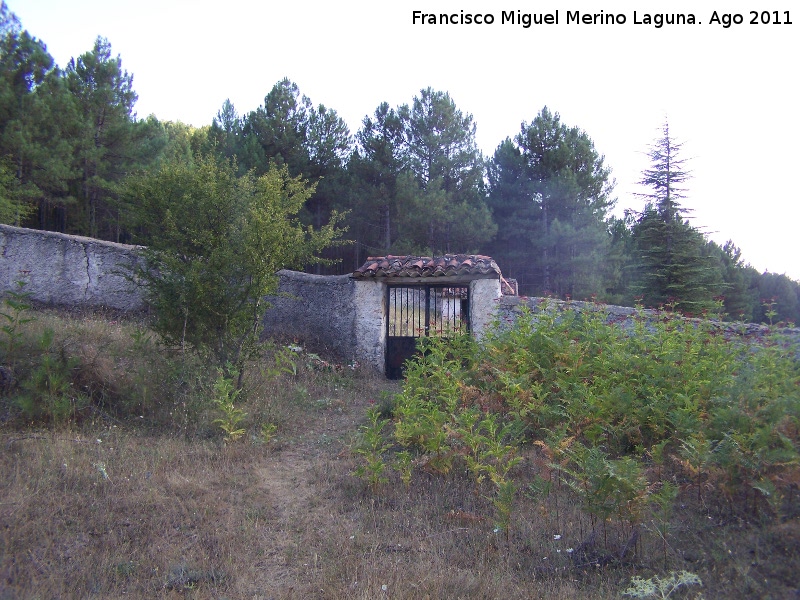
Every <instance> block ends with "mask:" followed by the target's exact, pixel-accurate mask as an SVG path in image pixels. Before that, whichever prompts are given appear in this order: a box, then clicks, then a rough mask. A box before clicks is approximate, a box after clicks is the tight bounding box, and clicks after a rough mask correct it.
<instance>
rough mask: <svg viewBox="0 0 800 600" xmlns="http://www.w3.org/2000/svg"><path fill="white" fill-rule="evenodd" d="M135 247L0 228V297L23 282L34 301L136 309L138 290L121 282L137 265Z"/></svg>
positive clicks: (141, 304)
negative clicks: (19, 282) (0, 294)
mask: <svg viewBox="0 0 800 600" xmlns="http://www.w3.org/2000/svg"><path fill="white" fill-rule="evenodd" d="M137 248H138V247H137V246H128V245H125V244H115V243H113V242H103V241H100V240H95V239H91V238H85V237H79V236H73V235H64V234H61V233H54V232H50V231H35V230H32V229H23V228H21V227H11V226H10V225H0V293H3V292H6V291H9V290H16V289H18V287H17V282H18V281H24V282H25V284H26V285H25V288H24V290H25V292H29V293H30V294H31V298H32V299H33V300H35V301H37V302H42V303H45V304H51V305H62V306H79V307H109V308H114V309H118V310H125V311H135V310H139V309H142V308H144V301H143V296H142V291H141V289H139V288H138V287H137V286H136V285H135V284H134V283H133V282H131V281H130V280H128V279H126V277H125V275H126V274H129V273H131V272H132V268H133V267H134V266H135V265H136V264H137V262H138V261H139V260H140V259H139V256H138V254H137Z"/></svg>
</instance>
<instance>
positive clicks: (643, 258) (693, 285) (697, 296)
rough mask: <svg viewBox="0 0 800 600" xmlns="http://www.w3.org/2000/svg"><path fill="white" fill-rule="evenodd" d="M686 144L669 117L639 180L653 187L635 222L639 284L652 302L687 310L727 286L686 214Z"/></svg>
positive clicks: (698, 308)
mask: <svg viewBox="0 0 800 600" xmlns="http://www.w3.org/2000/svg"><path fill="white" fill-rule="evenodd" d="M680 150H681V144H679V143H677V142H676V141H675V140H674V139H673V137H672V136H671V135H670V132H669V123H667V122H665V123H664V127H663V131H662V135H661V137H660V138H659V139H658V140H656V142H655V143H654V144H653V145H652V146H651V148H650V152H649V157H650V160H651V166H650V168H648V169H646V170H645V171H644V173H643V175H642V179H641V181H640V182H639V183H640V184H641V185H643V186H646V187H647V188H649V189H648V191H647V192H646V193H643V194H639V196H640V197H643V198H644V199H645V201H646V203H645V208H644V210H643V211H642V212H641V213H640V214H639V216H638V219H637V221H636V223H635V224H634V226H633V228H632V234H633V240H634V244H635V248H636V251H637V256H638V257H640V258H639V260H638V261H635V262H636V269H637V281H636V282H635V283H634V286H633V287H634V289H635V290H636V292H637V293H639V294H641V295H642V296H643V298H644V302H645V304H646V305H647V306H661V305H666V304H668V303H674V304H675V306H676V307H677V308H679V309H680V310H681V311H683V312H691V313H694V314H699V313H701V312H703V311H704V310H708V309H710V308H714V300H713V299H714V297H715V296H717V295H718V294H720V293H721V292H722V290H723V289H724V288H723V285H722V283H723V282H722V272H721V269H720V266H719V265H718V264H715V257H714V256H713V253H710V252H709V246H708V244H707V242H706V240H705V238H704V237H703V235H702V234H701V233H700V232H699V231H698V230H696V229H694V228H693V227H691V226H690V225H689V223H688V221H686V220H685V213H686V212H687V211H686V209H684V208H683V207H682V206H681V204H680V200H681V199H682V198H684V195H683V192H684V191H685V190H684V189H683V188H682V187H681V186H682V184H683V183H685V182H686V181H687V180H688V179H689V177H690V174H689V172H688V171H687V170H686V168H685V163H686V161H685V159H682V158H680Z"/></svg>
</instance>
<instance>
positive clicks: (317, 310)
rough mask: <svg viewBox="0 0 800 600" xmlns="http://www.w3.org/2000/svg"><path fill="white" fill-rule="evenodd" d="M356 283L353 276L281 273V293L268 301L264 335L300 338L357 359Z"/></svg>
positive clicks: (313, 346) (320, 348)
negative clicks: (268, 306)
mask: <svg viewBox="0 0 800 600" xmlns="http://www.w3.org/2000/svg"><path fill="white" fill-rule="evenodd" d="M354 288H355V286H354V282H353V280H352V279H351V278H350V276H349V275H334V276H325V275H310V274H308V273H299V272H297V271H280V272H279V273H278V292H279V293H278V295H276V296H269V297H267V298H266V300H267V301H268V302H269V304H270V305H271V306H270V308H268V309H267V311H266V313H265V314H264V321H263V325H264V336H265V337H276V338H279V339H282V340H286V341H289V340H298V341H301V342H302V343H303V344H306V345H307V346H309V348H310V349H313V350H315V351H323V352H327V353H330V354H333V355H335V356H336V357H337V358H339V359H341V360H344V361H351V360H354V359H355V347H356V332H355V316H356V305H355V289H354Z"/></svg>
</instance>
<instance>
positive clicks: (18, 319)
mask: <svg viewBox="0 0 800 600" xmlns="http://www.w3.org/2000/svg"><path fill="white" fill-rule="evenodd" d="M16 284H17V289H16V291H13V290H11V291H8V292H6V297H5V298H3V308H2V310H0V317H3V319H5V321H3V323H4V324H3V325H2V327H0V331H2V332H3V333H5V334H6V337H5V338H4V340H5V351H6V356H7V357H9V359H10V358H12V357H13V354H14V347H15V346H16V344H17V342H18V341H19V339H20V338H21V337H22V331H21V328H22V326H23V325H25V324H26V323H30V322H31V321H33V320H34V318H33V317H29V316H27V311H28V310H29V309H30V308H31V305H30V303H29V301H30V296H31V294H30V292H26V291H25V286H26V285H27V282H25V281H22V280H20V281H17V282H16Z"/></svg>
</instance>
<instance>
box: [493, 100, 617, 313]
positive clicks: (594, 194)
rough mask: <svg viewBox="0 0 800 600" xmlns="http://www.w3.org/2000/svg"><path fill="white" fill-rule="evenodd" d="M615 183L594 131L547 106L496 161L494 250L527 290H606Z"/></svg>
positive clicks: (501, 148)
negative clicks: (608, 220)
mask: <svg viewBox="0 0 800 600" xmlns="http://www.w3.org/2000/svg"><path fill="white" fill-rule="evenodd" d="M612 188H613V183H612V182H611V181H610V170H609V169H608V168H607V167H606V166H604V164H603V157H602V156H601V155H600V154H599V153H598V152H597V150H595V147H594V143H593V142H592V140H591V139H590V138H589V136H588V135H587V134H586V133H585V132H584V131H581V130H580V129H579V128H578V127H568V126H567V125H565V124H564V123H562V122H561V118H560V116H559V114H558V113H553V112H551V111H550V110H549V109H548V108H547V107H544V108H543V109H542V110H541V111H540V112H539V114H538V115H536V117H535V118H534V119H533V121H532V122H530V123H522V126H521V129H520V132H519V133H518V134H517V135H516V136H515V137H514V139H513V140H512V139H510V138H507V139H506V140H505V141H503V142H502V143H501V144H500V145H499V146H498V148H497V150H496V151H495V154H494V157H493V159H492V161H491V163H490V164H489V205H490V207H491V209H492V212H493V215H494V218H495V220H496V221H497V224H498V235H497V237H496V238H495V240H494V242H493V243H491V244H490V245H489V253H490V254H491V255H492V256H494V258H495V259H496V260H498V261H499V264H501V265H502V266H503V272H504V273H505V274H506V276H511V277H515V278H517V280H518V281H519V282H520V283H521V284H522V285H523V286H525V287H524V290H525V293H528V294H539V295H541V294H550V293H552V294H555V295H557V296H558V297H563V296H566V295H570V296H572V297H578V298H585V297H588V296H590V295H591V294H593V293H598V292H603V291H605V288H606V286H607V285H608V283H609V282H610V279H611V273H610V272H609V269H608V265H607V257H608V243H609V236H608V234H607V229H608V227H607V225H606V223H605V219H606V218H607V216H608V211H609V210H610V209H611V207H612V206H613V200H612V199H611V198H610V194H611V190H612Z"/></svg>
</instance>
